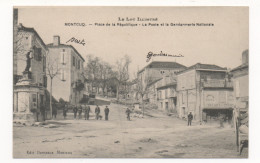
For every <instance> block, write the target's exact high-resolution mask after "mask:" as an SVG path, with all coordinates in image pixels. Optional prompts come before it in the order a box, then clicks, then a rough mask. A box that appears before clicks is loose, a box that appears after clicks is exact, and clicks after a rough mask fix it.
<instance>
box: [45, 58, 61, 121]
mask: <svg viewBox="0 0 260 163" xmlns="http://www.w3.org/2000/svg"><path fill="white" fill-rule="evenodd" d="M60 71H61V69H60V68H59V62H58V60H57V59H54V60H52V59H51V58H50V57H49V56H47V66H46V75H47V76H48V77H49V78H50V80H51V83H50V112H51V117H52V81H53V79H54V78H55V77H57V75H58V74H60Z"/></svg>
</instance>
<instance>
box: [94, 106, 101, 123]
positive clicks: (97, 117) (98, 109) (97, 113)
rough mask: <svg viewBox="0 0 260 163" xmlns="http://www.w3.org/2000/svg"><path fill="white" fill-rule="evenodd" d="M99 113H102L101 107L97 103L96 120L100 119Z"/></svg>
mask: <svg viewBox="0 0 260 163" xmlns="http://www.w3.org/2000/svg"><path fill="white" fill-rule="evenodd" d="M99 113H100V108H99V107H98V105H97V106H96V109H95V114H96V120H98V119H99Z"/></svg>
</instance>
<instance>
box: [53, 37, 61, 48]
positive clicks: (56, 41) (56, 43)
mask: <svg viewBox="0 0 260 163" xmlns="http://www.w3.org/2000/svg"><path fill="white" fill-rule="evenodd" d="M59 45H60V36H58V35H55V36H53V46H59Z"/></svg>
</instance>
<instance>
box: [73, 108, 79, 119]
mask: <svg viewBox="0 0 260 163" xmlns="http://www.w3.org/2000/svg"><path fill="white" fill-rule="evenodd" d="M72 107H73V113H74V119H76V118H77V112H78V108H77V107H76V106H75V105H74V106H72Z"/></svg>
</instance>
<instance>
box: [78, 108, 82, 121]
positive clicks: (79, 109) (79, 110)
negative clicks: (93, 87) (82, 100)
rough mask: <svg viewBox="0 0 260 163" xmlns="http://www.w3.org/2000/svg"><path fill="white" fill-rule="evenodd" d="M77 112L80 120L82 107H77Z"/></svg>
mask: <svg viewBox="0 0 260 163" xmlns="http://www.w3.org/2000/svg"><path fill="white" fill-rule="evenodd" d="M78 112H79V119H81V114H82V107H81V105H78Z"/></svg>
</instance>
